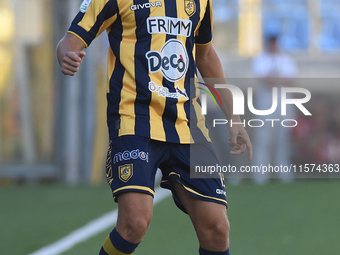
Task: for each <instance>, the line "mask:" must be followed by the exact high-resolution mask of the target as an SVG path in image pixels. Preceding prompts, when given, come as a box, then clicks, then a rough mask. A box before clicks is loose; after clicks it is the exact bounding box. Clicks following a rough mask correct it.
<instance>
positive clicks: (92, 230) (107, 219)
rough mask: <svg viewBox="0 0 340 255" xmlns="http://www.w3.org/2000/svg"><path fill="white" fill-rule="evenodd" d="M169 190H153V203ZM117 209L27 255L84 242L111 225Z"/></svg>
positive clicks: (50, 254) (45, 254) (51, 253)
mask: <svg viewBox="0 0 340 255" xmlns="http://www.w3.org/2000/svg"><path fill="white" fill-rule="evenodd" d="M170 195H171V192H170V191H168V190H165V189H162V188H160V187H159V188H157V189H156V190H155V198H154V202H153V203H154V205H156V204H157V203H158V202H160V201H162V200H163V199H165V198H166V197H168V196H170ZM117 215H118V210H117V209H116V210H114V211H112V212H109V213H106V214H104V215H103V216H101V217H99V218H98V219H95V220H92V221H90V222H89V223H87V224H86V225H85V226H83V227H81V228H78V229H77V230H75V231H73V232H71V233H70V234H69V235H67V236H65V237H63V238H62V239H60V240H58V241H57V242H55V243H52V244H50V245H48V246H45V247H43V248H41V249H39V250H37V251H35V252H33V253H30V254H28V255H59V254H61V253H63V252H65V251H68V250H70V249H71V248H73V247H74V246H75V245H77V244H79V243H81V242H85V241H86V240H88V239H90V238H91V237H93V236H96V235H97V234H99V233H101V232H102V231H104V230H106V229H108V228H110V227H113V225H115V224H116V221H117Z"/></svg>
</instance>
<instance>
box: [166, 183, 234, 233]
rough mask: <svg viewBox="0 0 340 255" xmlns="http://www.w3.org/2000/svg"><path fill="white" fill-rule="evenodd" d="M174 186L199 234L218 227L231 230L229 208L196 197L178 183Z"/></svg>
mask: <svg viewBox="0 0 340 255" xmlns="http://www.w3.org/2000/svg"><path fill="white" fill-rule="evenodd" d="M172 185H173V188H174V190H175V193H176V196H177V197H178V198H179V200H180V201H181V203H182V205H183V206H184V208H185V209H186V211H187V212H188V214H189V216H190V219H191V221H192V223H193V225H194V228H195V230H196V232H198V234H199V232H200V231H205V230H207V229H214V228H216V227H217V228H225V229H226V231H228V230H229V221H228V218H227V208H226V206H225V205H223V204H219V203H214V202H211V201H205V200H202V199H199V198H197V197H194V196H192V195H191V194H189V192H187V191H186V190H185V189H184V188H183V186H182V184H180V183H178V182H175V181H174V182H172ZM222 231H223V230H222Z"/></svg>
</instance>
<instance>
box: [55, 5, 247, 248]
mask: <svg viewBox="0 0 340 255" xmlns="http://www.w3.org/2000/svg"><path fill="white" fill-rule="evenodd" d="M103 31H106V32H107V35H108V39H109V42H110V48H109V52H108V93H107V102H108V107H107V123H108V128H109V137H110V145H109V150H108V156H107V165H106V176H107V181H108V183H109V185H110V187H111V189H112V192H113V197H114V199H115V201H116V202H118V219H117V225H116V227H115V228H114V229H113V231H112V232H111V233H110V234H109V236H108V238H107V239H106V241H105V242H104V244H103V246H102V248H101V250H100V253H99V254H100V255H107V254H109V255H118V254H132V253H133V252H134V250H135V249H136V247H137V246H138V244H139V243H140V242H141V240H142V239H143V236H144V235H145V233H146V231H147V228H148V226H149V224H150V221H151V217H152V209H153V195H154V177H155V173H156V170H157V168H159V169H161V171H162V174H163V180H162V183H161V186H162V187H164V188H168V189H170V190H171V191H172V193H173V195H174V200H175V203H176V205H177V206H178V207H179V208H180V209H181V210H183V211H184V212H186V213H188V214H189V216H190V219H191V221H192V223H193V225H194V228H195V231H196V234H197V237H198V240H199V244H200V248H199V253H200V254H201V255H212V254H217V255H218V254H221V255H222V254H223V255H225V254H229V222H228V219H227V215H226V208H227V201H226V193H225V187H224V183H223V182H222V181H221V179H220V178H197V179H193V178H190V150H192V149H193V148H194V150H195V153H196V152H197V153H198V156H199V158H201V159H204V158H205V157H207V158H208V157H209V158H210V159H214V160H215V163H218V158H217V156H216V152H215V150H214V148H213V146H212V144H211V142H210V139H209V136H208V131H207V129H206V127H205V124H204V117H203V116H202V114H201V108H200V101H199V98H198V96H199V89H197V87H198V84H194V83H191V82H190V80H191V79H192V78H195V77H197V74H196V66H197V68H198V69H199V71H200V73H201V75H202V77H203V78H219V79H222V80H224V77H225V76H224V73H223V68H222V65H221V62H220V60H219V58H218V56H217V54H216V52H215V50H214V48H213V46H212V44H211V40H212V5H211V0H160V1H147V0H92V1H91V0H85V1H84V2H83V3H82V5H81V7H80V12H79V13H78V14H77V16H76V17H75V19H74V20H73V22H72V24H71V26H70V28H69V31H68V33H66V35H65V36H64V37H63V38H62V39H61V41H60V42H59V44H58V47H57V56H58V61H59V63H60V65H61V68H62V72H63V73H64V74H65V75H71V76H73V75H75V74H76V73H77V71H78V69H79V66H80V64H81V62H82V60H83V59H84V57H85V52H84V51H83V49H84V48H86V47H88V46H89V45H90V43H91V42H92V40H94V39H95V38H96V37H97V36H98V35H99V34H101V33H102V32H103ZM191 86H194V87H191ZM195 86H196V88H195ZM217 92H218V94H219V95H220V98H221V100H222V105H221V107H222V110H223V111H224V113H225V115H226V117H227V119H229V120H233V122H234V123H235V122H240V118H239V116H235V115H233V114H232V95H231V93H230V91H229V90H225V89H220V90H217ZM190 110H191V111H190ZM229 132H230V135H231V138H230V139H229V144H230V146H231V147H232V148H233V150H232V151H231V152H230V153H231V154H234V155H236V154H240V153H243V152H244V151H245V150H246V148H248V158H249V160H251V158H252V145H251V142H250V140H249V137H248V134H247V132H246V131H245V129H244V128H243V126H242V125H233V126H232V127H231V126H230V127H229ZM195 156H197V155H195ZM159 254H162V251H160V252H159Z"/></svg>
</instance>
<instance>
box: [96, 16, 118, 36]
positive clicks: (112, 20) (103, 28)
mask: <svg viewBox="0 0 340 255" xmlns="http://www.w3.org/2000/svg"><path fill="white" fill-rule="evenodd" d="M116 19H117V14H115V15H114V16H112V17H111V18H109V19H107V20H105V21H104V23H103V24H102V25H101V26H100V28H99V31H98V33H97V34H96V37H97V36H99V35H100V34H101V33H102V32H103V31H104V30H107V29H108V27H109V26H110V25H111V24H112V23H113V22H115V20H116Z"/></svg>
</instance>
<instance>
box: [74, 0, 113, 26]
mask: <svg viewBox="0 0 340 255" xmlns="http://www.w3.org/2000/svg"><path fill="white" fill-rule="evenodd" d="M109 1H110V0H100V1H96V3H94V1H93V2H91V4H90V5H89V7H88V9H87V11H86V12H85V14H84V18H82V20H81V21H80V22H79V23H78V25H79V26H81V27H82V28H84V29H85V30H86V31H87V32H88V31H90V29H91V28H92V27H93V25H94V24H95V23H96V21H97V15H98V13H101V11H102V10H103V8H104V6H105V5H106V4H107V3H108V2H109ZM113 21H114V20H113ZM111 24H112V23H111ZM105 29H106V28H105ZM105 29H104V30H105ZM104 30H102V31H101V32H103V31H104Z"/></svg>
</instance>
